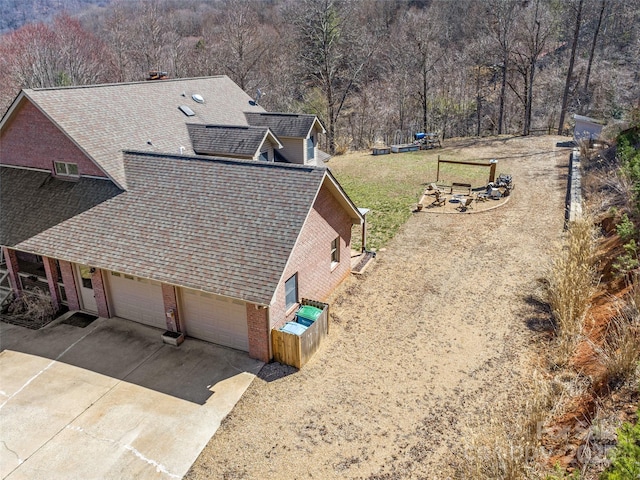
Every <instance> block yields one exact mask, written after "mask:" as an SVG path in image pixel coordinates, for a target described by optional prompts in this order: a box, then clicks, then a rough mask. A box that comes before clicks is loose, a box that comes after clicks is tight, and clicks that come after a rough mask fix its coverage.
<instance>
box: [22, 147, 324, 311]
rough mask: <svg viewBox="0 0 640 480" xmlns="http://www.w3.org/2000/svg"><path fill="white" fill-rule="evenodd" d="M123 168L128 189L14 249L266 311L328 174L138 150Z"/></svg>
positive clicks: (297, 167)
mask: <svg viewBox="0 0 640 480" xmlns="http://www.w3.org/2000/svg"><path fill="white" fill-rule="evenodd" d="M124 166H125V170H126V174H127V179H128V183H129V188H128V190H127V191H126V192H123V193H121V194H119V195H116V196H114V197H112V198H110V199H109V200H107V201H105V202H103V203H100V204H99V205H97V206H95V207H93V208H91V209H90V210H88V211H85V212H83V213H81V214H79V215H77V216H76V217H74V218H71V219H69V220H66V221H63V222H62V223H60V224H59V225H57V226H54V227H52V228H49V229H48V230H46V231H44V232H42V233H40V234H38V235H36V236H34V237H33V238H31V239H28V240H25V241H24V242H22V243H20V244H18V245H17V248H18V249H20V250H25V251H28V252H32V253H37V254H40V255H46V256H51V257H55V258H61V259H64V260H69V261H72V262H77V263H83V264H86V265H90V266H95V267H99V268H105V269H109V270H114V271H118V272H122V273H128V274H132V275H137V276H139V277H145V278H152V279H155V280H158V281H162V282H166V283H170V284H174V285H181V286H186V287H191V288H195V289H201V290H204V291H207V292H211V293H216V294H219V295H225V296H229V297H233V298H240V299H244V300H247V301H251V302H255V303H259V304H265V305H268V304H269V303H270V302H271V299H272V297H273V294H274V292H275V289H276V287H277V284H278V281H279V279H280V276H281V275H282V272H283V270H284V268H285V265H286V262H287V260H288V258H289V255H290V254H291V251H292V249H293V246H294V244H295V242H296V240H297V238H298V234H299V232H300V230H301V228H302V225H303V224H304V222H305V219H306V217H307V214H308V212H309V210H310V209H311V207H312V205H313V202H314V199H315V197H316V194H317V192H318V190H319V189H320V187H321V185H322V182H323V180H324V178H325V175H327V173H326V169H324V168H318V167H308V166H300V165H283V164H277V163H267V162H255V161H251V160H229V159H201V158H197V157H179V156H170V155H161V154H149V153H142V152H128V153H125V155H124ZM41 208H43V209H46V208H48V206H47V205H41ZM72 238H76V239H81V241H69V239H72Z"/></svg>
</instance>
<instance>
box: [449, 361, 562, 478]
mask: <svg viewBox="0 0 640 480" xmlns="http://www.w3.org/2000/svg"><path fill="white" fill-rule="evenodd" d="M525 392H526V394H525V395H524V397H525V398H526V400H525V402H524V405H522V407H521V409H516V411H514V405H508V406H507V405H496V406H494V407H493V408H491V409H490V411H488V412H487V420H486V421H485V422H484V423H482V424H480V425H475V426H473V427H468V429H467V430H468V432H467V435H466V436H465V441H466V444H465V445H464V447H465V454H464V458H462V459H460V460H461V461H459V462H458V463H457V465H456V478H459V479H470V478H473V479H474V480H495V479H503V480H524V479H527V478H534V477H535V475H534V470H535V468H534V467H535V460H536V459H537V458H538V456H539V454H540V440H541V435H540V432H541V429H542V426H543V425H544V423H545V422H546V420H547V418H548V417H549V414H550V412H551V411H552V409H553V406H554V403H555V401H556V398H555V396H554V394H553V392H552V391H551V389H550V388H549V385H548V383H547V382H545V380H544V379H543V378H542V377H541V376H540V375H538V374H537V373H535V372H534V378H533V381H532V384H531V385H529V386H528V387H526V388H525ZM518 410H519V411H518ZM507 412H508V413H507Z"/></svg>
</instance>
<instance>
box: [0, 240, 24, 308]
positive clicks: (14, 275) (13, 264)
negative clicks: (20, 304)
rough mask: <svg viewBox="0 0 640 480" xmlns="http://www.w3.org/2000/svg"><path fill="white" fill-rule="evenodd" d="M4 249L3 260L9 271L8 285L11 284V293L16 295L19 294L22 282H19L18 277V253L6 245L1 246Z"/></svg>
mask: <svg viewBox="0 0 640 480" xmlns="http://www.w3.org/2000/svg"><path fill="white" fill-rule="evenodd" d="M2 248H3V249H4V260H5V262H7V270H8V271H9V285H11V290H13V294H14V295H15V296H16V297H19V296H20V292H21V291H22V283H21V282H20V278H19V277H18V271H19V267H18V255H17V254H16V251H15V250H12V249H10V248H7V247H2Z"/></svg>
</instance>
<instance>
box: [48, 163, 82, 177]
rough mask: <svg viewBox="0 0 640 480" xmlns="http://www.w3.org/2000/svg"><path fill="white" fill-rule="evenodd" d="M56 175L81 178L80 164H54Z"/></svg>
mask: <svg viewBox="0 0 640 480" xmlns="http://www.w3.org/2000/svg"><path fill="white" fill-rule="evenodd" d="M53 163H54V166H55V168H56V175H57V176H59V177H79V176H80V174H79V173H78V164H77V163H69V162H53Z"/></svg>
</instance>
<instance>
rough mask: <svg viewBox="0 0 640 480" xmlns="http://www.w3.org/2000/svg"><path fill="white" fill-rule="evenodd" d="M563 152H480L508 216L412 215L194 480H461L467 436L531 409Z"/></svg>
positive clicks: (524, 148)
mask: <svg viewBox="0 0 640 480" xmlns="http://www.w3.org/2000/svg"><path fill="white" fill-rule="evenodd" d="M558 140H559V138H557V137H539V138H514V139H509V140H507V141H504V140H502V141H500V140H493V141H486V142H484V143H483V145H482V146H476V147H475V150H474V154H475V155H476V156H477V157H486V158H490V157H492V156H495V157H497V156H498V153H499V154H500V155H499V156H500V157H502V158H500V160H499V161H500V168H499V170H500V171H502V172H505V173H511V174H512V175H513V178H514V183H515V185H516V189H515V191H514V192H513V194H512V197H511V200H510V201H509V203H507V204H506V205H505V206H504V207H502V208H500V209H497V210H494V211H490V212H483V213H478V214H472V215H465V214H461V215H437V214H432V213H423V212H420V213H416V214H414V215H413V217H412V218H411V219H410V220H409V221H408V222H407V224H406V225H405V226H404V227H403V229H402V230H401V231H400V233H399V234H398V235H397V236H396V237H395V238H394V240H393V241H392V242H391V243H390V244H389V245H388V246H387V249H386V251H384V252H381V253H380V254H379V255H378V258H377V259H376V261H375V263H374V265H373V266H371V267H370V268H369V269H368V270H367V272H366V273H365V275H364V276H362V277H358V278H355V277H352V278H351V279H349V280H348V281H346V282H345V283H344V284H343V285H342V286H341V287H340V288H339V289H338V291H337V292H336V294H335V296H334V298H333V299H332V306H331V309H332V310H331V313H332V319H333V324H332V330H331V334H330V337H329V339H328V341H327V342H326V343H325V345H324V346H323V347H322V348H321V350H320V351H319V352H318V353H317V354H316V355H315V357H314V358H313V359H312V360H311V362H310V363H309V364H307V365H306V366H305V367H304V368H303V369H302V370H301V371H299V372H295V373H293V374H291V375H288V376H284V377H282V378H278V379H276V380H273V381H269V382H268V381H264V380H262V379H256V380H255V381H254V382H253V383H252V385H251V386H250V387H249V389H248V390H247V392H246V393H245V395H244V397H243V398H242V399H241V401H240V402H239V403H238V405H237V406H236V408H235V409H234V410H233V412H232V413H231V415H230V416H229V417H228V418H227V420H226V421H225V422H224V423H223V425H222V427H221V428H220V429H219V430H218V432H217V433H216V435H215V436H214V438H212V440H211V441H210V443H209V445H208V446H207V448H206V449H205V450H204V452H203V453H202V454H201V456H200V457H199V459H198V461H197V462H196V463H195V464H194V466H193V467H192V470H191V471H190V473H189V474H188V475H187V477H186V478H189V479H205V478H207V479H209V478H219V479H222V478H224V479H269V478H274V479H275V478H279V479H282V478H286V479H295V478H317V479H329V478H354V479H356V478H364V479H395V478H446V477H447V476H452V475H453V471H452V467H451V465H450V461H451V459H452V456H455V455H460V454H461V451H462V450H461V449H462V446H463V437H464V431H465V430H464V427H465V425H466V424H467V422H469V421H473V420H474V419H475V418H479V417H480V416H481V415H482V414H483V413H484V412H485V411H486V409H487V408H488V407H489V406H491V405H496V404H500V403H501V402H507V403H508V404H510V405H511V406H512V407H513V408H517V406H518V405H521V404H522V402H523V401H524V400H525V399H524V398H522V397H523V395H522V394H521V391H522V390H520V387H519V385H520V384H521V383H522V382H523V381H526V379H527V377H528V376H530V373H529V369H528V368H527V367H528V365H529V362H530V361H531V356H530V352H531V349H530V348H528V345H530V338H531V334H530V332H529V330H528V329H527V326H526V319H527V316H528V315H530V314H531V309H532V307H531V306H529V305H528V303H527V302H526V297H527V295H529V294H530V292H531V291H532V289H534V288H535V285H536V280H537V279H538V278H540V277H541V276H542V274H543V272H544V269H545V266H546V265H547V262H548V256H549V253H550V251H551V250H552V249H553V248H554V247H555V245H556V244H557V241H558V240H559V238H560V235H561V231H562V226H563V209H564V193H565V190H564V188H565V182H566V178H565V175H566V168H565V167H566V163H567V160H568V154H569V151H568V149H566V148H556V146H555V145H556V142H557V141H558ZM276 365H277V364H276ZM267 368H272V369H273V368H274V367H273V366H271V367H269V366H268V367H267ZM508 413H509V412H505V414H508ZM178 448H179V447H178Z"/></svg>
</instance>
